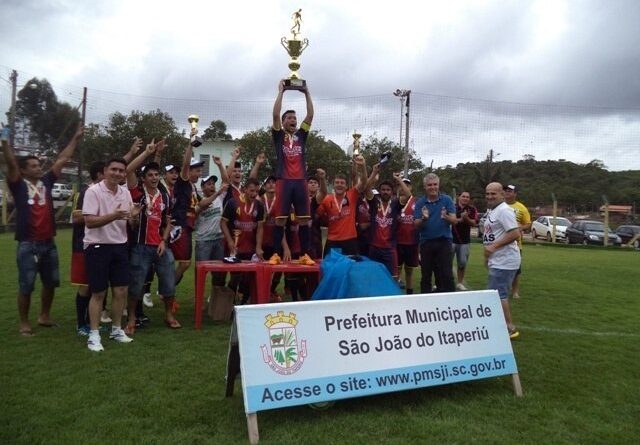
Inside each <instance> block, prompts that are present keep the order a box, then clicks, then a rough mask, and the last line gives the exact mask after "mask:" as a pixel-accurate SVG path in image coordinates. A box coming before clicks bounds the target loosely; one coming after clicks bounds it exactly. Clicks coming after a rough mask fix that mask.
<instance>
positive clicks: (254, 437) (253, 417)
mask: <svg viewBox="0 0 640 445" xmlns="http://www.w3.org/2000/svg"><path fill="white" fill-rule="evenodd" d="M247 431H248V432H249V443H251V445H255V444H257V443H258V441H259V440H260V433H259V432H258V413H251V414H247Z"/></svg>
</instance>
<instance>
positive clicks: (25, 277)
mask: <svg viewBox="0 0 640 445" xmlns="http://www.w3.org/2000/svg"><path fill="white" fill-rule="evenodd" d="M16 260H17V263H18V283H19V289H20V290H19V291H20V295H31V292H33V287H34V285H35V282H36V275H37V274H38V273H39V274H40V280H41V281H42V286H43V287H46V288H55V287H58V286H60V267H59V264H58V248H57V247H56V243H54V242H53V240H49V241H19V242H18V250H17V252H16Z"/></svg>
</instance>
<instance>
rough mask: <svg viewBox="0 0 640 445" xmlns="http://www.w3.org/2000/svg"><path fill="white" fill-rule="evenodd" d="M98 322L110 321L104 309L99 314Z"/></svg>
mask: <svg viewBox="0 0 640 445" xmlns="http://www.w3.org/2000/svg"><path fill="white" fill-rule="evenodd" d="M100 323H111V317H110V316H109V312H108V311H107V310H106V309H105V310H104V311H102V314H100Z"/></svg>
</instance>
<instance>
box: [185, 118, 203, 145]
mask: <svg viewBox="0 0 640 445" xmlns="http://www.w3.org/2000/svg"><path fill="white" fill-rule="evenodd" d="M187 121H189V123H190V124H191V130H192V131H191V146H192V147H199V146H201V145H202V139H200V136H198V122H199V121H200V118H199V117H198V115H197V114H192V115H190V116H189V117H188V118H187Z"/></svg>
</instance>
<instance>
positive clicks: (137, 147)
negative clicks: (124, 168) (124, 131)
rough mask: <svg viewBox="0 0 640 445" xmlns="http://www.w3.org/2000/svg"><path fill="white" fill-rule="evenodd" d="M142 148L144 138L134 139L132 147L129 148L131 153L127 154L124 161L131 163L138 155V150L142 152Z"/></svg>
mask: <svg viewBox="0 0 640 445" xmlns="http://www.w3.org/2000/svg"><path fill="white" fill-rule="evenodd" d="M140 147H142V138H139V137H138V136H136V137H134V138H133V144H131V147H129V151H128V152H126V153H125V155H124V156H123V157H122V159H124V160H125V161H127V162H131V160H132V159H133V157H134V156H135V155H136V154H138V150H140Z"/></svg>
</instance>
